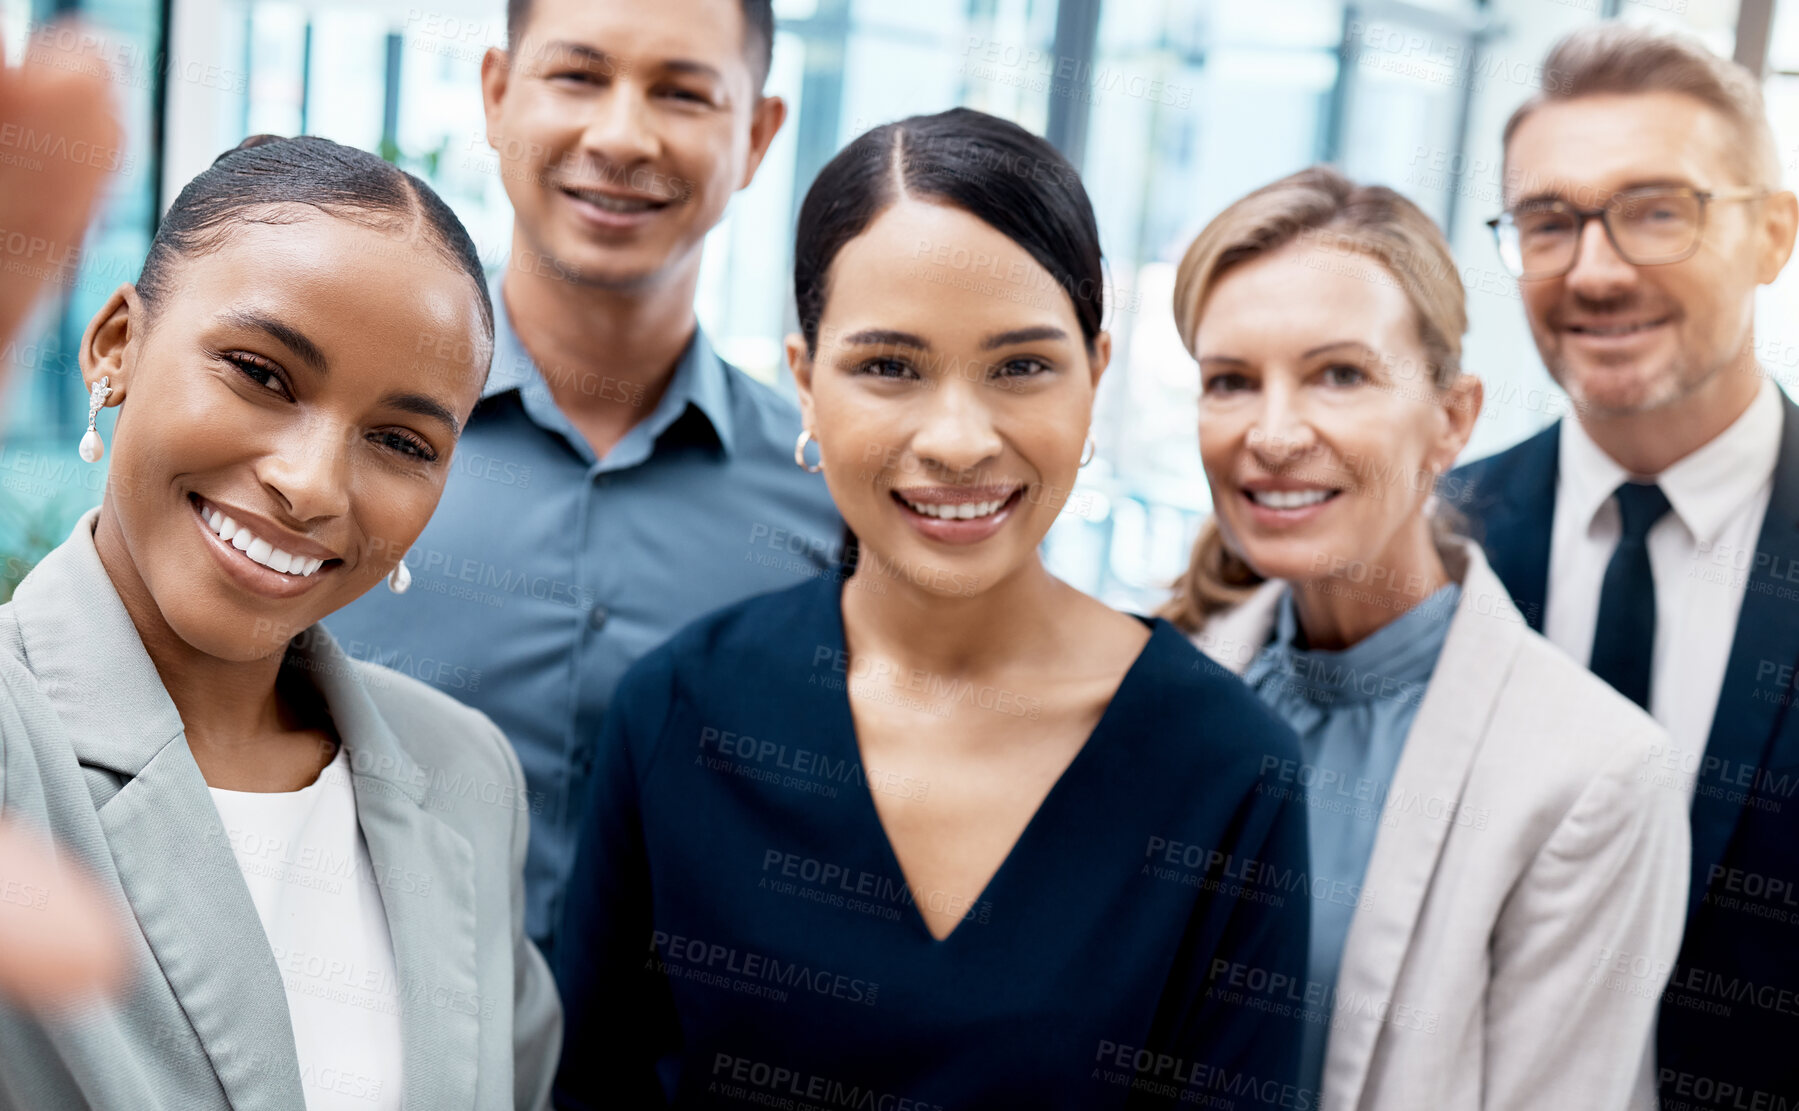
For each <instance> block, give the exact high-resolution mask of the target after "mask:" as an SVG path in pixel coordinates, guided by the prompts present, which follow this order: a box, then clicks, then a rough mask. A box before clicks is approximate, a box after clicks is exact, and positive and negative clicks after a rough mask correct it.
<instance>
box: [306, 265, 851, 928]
mask: <svg viewBox="0 0 1799 1111" xmlns="http://www.w3.org/2000/svg"><path fill="white" fill-rule="evenodd" d="M493 300H494V315H495V322H494V323H495V328H494V332H495V335H494V361H493V369H492V371H491V373H490V374H489V377H488V381H487V386H486V388H485V389H484V390H483V391H482V394H481V400H480V402H479V403H478V404H477V405H476V407H475V411H474V414H473V416H471V417H470V418H469V422H468V427H467V428H466V429H465V430H464V431H463V434H462V439H461V442H460V443H459V444H458V445H457V447H456V452H455V456H454V457H453V460H452V464H451V470H452V473H451V475H450V478H449V481H448V483H447V484H446V485H445V488H444V495H443V500H442V502H440V503H439V505H438V507H437V512H436V513H435V514H434V515H433V516H432V518H431V521H430V524H428V525H427V526H426V528H425V531H424V533H423V534H421V535H420V536H419V539H418V542H417V543H416V544H414V545H413V547H412V549H411V550H410V551H409V552H407V554H406V565H407V567H408V568H410V569H411V571H412V588H411V590H409V591H408V592H407V593H406V594H404V595H396V594H393V593H391V592H390V591H388V589H387V588H386V587H385V586H378V587H376V588H375V589H374V590H372V591H370V592H369V593H368V594H367V595H365V596H363V597H362V598H361V599H359V600H358V601H356V602H355V603H353V604H351V605H350V606H348V607H347V608H345V609H343V610H341V611H339V612H338V613H336V614H334V615H333V616H332V617H331V618H329V619H328V620H327V621H326V626H327V627H328V628H329V629H330V630H331V632H332V634H333V635H335V636H336V637H337V638H338V639H339V641H340V642H341V643H342V645H343V648H344V650H345V651H347V652H348V653H350V654H351V655H352V656H355V657H357V658H360V659H367V660H373V661H375V662H377V663H381V664H385V665H387V666H388V667H392V668H394V669H396V670H398V671H401V672H404V673H406V674H408V675H412V676H415V677H417V678H419V679H423V680H424V681H426V682H428V683H431V684H433V685H434V686H437V687H438V688H440V689H442V690H444V691H447V692H448V693H449V694H451V695H453V696H455V697H456V698H459V699H461V700H462V701H463V702H465V703H467V704H468V705H470V706H473V707H475V708H476V709H478V710H481V711H483V712H485V713H486V714H487V715H488V716H489V717H491V718H492V719H493V720H494V721H495V722H496V723H497V724H498V725H499V726H500V728H501V729H503V730H504V731H505V732H506V735H507V736H508V737H509V738H511V740H512V744H513V747H514V748H515V749H516V750H517V751H518V756H519V762H520V764H521V765H523V768H524V772H525V780H526V784H527V787H528V792H529V796H528V797H527V798H523V799H504V798H497V797H496V798H495V799H494V800H493V801H494V802H495V803H496V804H497V805H516V806H521V807H527V808H528V809H529V810H530V812H531V843H530V847H529V849H528V852H527V854H526V860H525V887H526V915H525V928H526V930H527V932H528V933H529V934H530V936H531V937H532V939H533V940H535V941H537V943H538V944H539V945H540V946H542V947H543V948H544V950H545V953H546V955H547V954H548V953H549V951H550V949H551V941H552V938H551V936H550V935H551V933H552V932H553V930H554V928H555V923H556V921H557V920H558V918H559V917H560V915H561V909H562V891H563V886H564V884H565V883H566V881H567V878H568V870H569V867H570V865H571V863H572V859H573V853H574V846H575V835H576V833H577V831H578V828H579V825H580V821H581V818H582V814H581V813H580V808H581V800H582V799H584V798H585V797H586V791H585V790H584V784H585V780H586V773H587V770H588V769H589V768H590V767H591V766H592V746H593V743H594V741H595V740H596V739H597V738H598V736H599V732H600V723H601V721H602V720H603V719H604V717H605V714H606V708H607V704H608V703H609V702H610V701H611V699H612V691H613V688H614V686H616V685H617V683H618V680H619V678H620V677H621V676H622V675H623V674H624V672H625V669H626V668H628V667H629V666H630V665H631V664H632V663H633V662H635V661H636V660H637V658H638V657H639V656H642V655H643V654H644V653H646V652H648V651H649V650H650V649H651V648H654V647H655V646H656V645H658V644H660V643H661V642H662V641H664V640H666V639H668V637H670V636H671V635H673V634H674V633H675V632H676V631H677V630H678V629H680V628H681V626H683V625H685V624H687V623H688V622H689V621H692V620H694V619H695V618H697V617H700V616H701V615H703V614H705V613H708V612H710V611H711V610H714V609H717V608H719V607H720V606H725V605H729V604H731V603H733V602H736V601H739V600H741V599H743V598H746V597H748V596H750V595H752V594H760V593H763V592H765V591H770V590H777V589H782V588H785V587H789V586H792V585H794V584H795V583H797V582H800V581H802V580H804V579H805V578H807V577H810V576H815V575H820V574H825V573H828V570H829V568H830V567H831V565H832V564H833V563H834V562H835V561H836V560H838V559H840V558H841V556H842V554H843V553H842V551H841V540H842V532H843V525H842V521H841V520H840V519H839V517H838V515H837V511H836V509H835V507H834V506H833V505H832V503H831V498H830V495H829V493H828V492H827V491H826V489H825V484H824V480H823V478H822V476H820V475H816V474H808V473H806V472H805V471H803V470H801V469H800V468H799V467H797V466H795V465H794V462H793V444H794V440H795V438H797V437H798V435H799V431H800V415H799V410H798V408H797V407H796V406H795V405H794V404H793V403H792V402H790V401H788V400H787V399H786V398H783V397H782V396H781V395H780V394H778V393H776V392H775V391H774V390H772V389H770V388H768V387H767V386H765V385H763V384H762V383H760V382H757V381H756V380H754V379H752V378H750V377H749V376H748V375H746V374H744V373H743V372H742V371H739V370H737V369H735V368H733V367H730V366H727V365H726V364H725V363H724V362H723V361H721V360H720V359H719V358H718V356H717V355H715V354H714V353H713V351H712V347H711V345H710V344H708V343H707V342H706V337H705V336H704V335H703V334H701V333H700V332H699V331H698V330H697V329H696V330H695V332H694V337H693V339H692V341H691V342H690V343H689V344H688V345H687V348H686V350H685V351H684V352H683V353H682V355H681V359H680V362H679V364H678V365H677V367H676V369H675V374H674V378H673V380H672V381H671V382H670V383H669V387H668V390H667V391H666V392H665V393H664V394H663V396H662V399H661V400H660V401H659V402H658V403H657V405H656V408H655V409H654V410H653V411H652V412H651V413H650V414H649V415H648V416H647V417H645V418H644V419H643V420H641V421H639V422H638V423H637V425H636V426H635V427H633V428H632V429H631V430H630V432H628V433H627V434H626V435H625V436H624V438H623V439H621V440H620V441H619V442H618V443H617V444H616V445H615V446H614V447H613V448H612V450H611V451H609V452H607V453H606V456H605V458H603V459H601V458H597V457H596V456H595V455H594V452H593V449H592V448H591V447H589V446H588V443H587V441H586V439H585V437H583V436H582V435H581V433H580V432H579V431H577V430H576V429H575V427H574V425H573V424H572V423H570V421H569V419H568V418H567V417H566V416H565V415H564V414H563V412H562V411H561V410H560V409H558V408H557V406H556V403H555V401H554V400H553V399H552V398H551V396H550V392H549V387H548V386H547V385H546V384H545V382H544V379H543V375H542V374H541V373H540V371H539V370H538V368H537V366H536V365H535V364H534V363H533V362H532V361H531V358H530V356H529V355H527V354H526V353H525V349H524V347H523V346H522V345H521V344H520V343H519V341H518V337H517V336H516V335H514V334H513V331H512V327H511V323H510V321H509V320H508V319H507V316H506V311H505V302H504V299H503V298H502V297H501V296H500V291H499V287H498V285H497V284H496V286H495V287H494V291H493ZM581 387H582V388H583V389H587V388H590V387H589V384H587V383H582V384H581ZM591 388H592V389H594V390H613V391H617V392H618V396H619V397H620V398H622V399H628V397H629V394H628V393H626V392H625V391H628V390H630V389H633V388H635V387H632V386H630V385H629V384H626V383H621V382H616V381H612V380H604V381H600V380H596V381H595V382H594V383H592V384H591ZM427 771H428V772H429V769H428V770H427ZM430 774H435V773H434V772H430ZM433 787H434V789H435V790H439V791H449V792H452V793H456V792H468V791H477V792H494V791H499V790H500V789H501V785H496V784H479V783H470V784H456V783H446V784H434V785H433Z"/></svg>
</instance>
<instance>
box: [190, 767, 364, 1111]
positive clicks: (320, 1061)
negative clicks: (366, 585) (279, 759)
mask: <svg viewBox="0 0 1799 1111" xmlns="http://www.w3.org/2000/svg"><path fill="white" fill-rule="evenodd" d="M210 790H211V792H212V801H213V804H214V805H215V806H217V807H218V810H219V817H220V818H222V819H223V820H224V823H225V833H226V835H227V836H228V837H229V838H230V839H231V849H232V851H233V852H234V853H235V854H236V856H237V865H238V868H239V869H240V870H241V871H242V872H243V874H244V882H245V883H246V884H248V885H249V888H250V900H251V902H253V903H255V904H256V916H257V917H258V918H260V919H262V928H263V931H264V932H265V933H267V934H268V939H269V947H270V948H271V949H273V950H274V954H275V965H276V967H278V968H279V969H280V970H281V980H282V983H283V985H284V986H285V987H286V988H287V1012H288V1017H289V1018H290V1019H292V1021H293V1028H294V1049H295V1051H296V1053H297V1055H298V1057H299V1061H300V1090H301V1092H302V1093H303V1094H304V1096H305V1100H306V1111H399V1107H400V992H399V978H398V976H397V974H396V972H395V970H394V946H393V938H392V937H391V936H390V935H389V933H388V929H387V915H386V912H385V911H384V910H383V908H382V903H381V892H380V891H379V890H377V887H376V882H375V872H374V868H373V866H372V864H371V862H370V860H369V849H368V843H367V842H366V841H364V840H363V836H362V827H361V826H359V825H358V824H357V822H356V794H355V791H354V790H353V789H352V787H351V785H350V765H349V762H348V760H346V759H345V757H344V750H343V746H342V745H339V746H338V749H337V756H336V757H335V758H334V759H333V760H332V761H331V763H330V764H328V765H326V767H325V770H324V771H322V772H320V773H319V777H318V778H317V779H316V780H314V781H313V782H312V783H311V784H309V785H308V786H306V787H302V788H301V789H300V790H298V791H283V792H278V793H267V794H263V793H256V792H247V791H226V790H222V789H220V788H218V787H213V788H210Z"/></svg>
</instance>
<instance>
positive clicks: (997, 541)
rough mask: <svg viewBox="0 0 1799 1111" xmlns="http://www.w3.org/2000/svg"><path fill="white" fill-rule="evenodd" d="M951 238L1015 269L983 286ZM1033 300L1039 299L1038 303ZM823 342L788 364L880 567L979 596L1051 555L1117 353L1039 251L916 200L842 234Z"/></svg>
mask: <svg viewBox="0 0 1799 1111" xmlns="http://www.w3.org/2000/svg"><path fill="white" fill-rule="evenodd" d="M938 244H943V245H948V246H953V247H954V248H956V249H957V252H958V253H957V257H958V258H960V257H961V252H966V254H967V255H968V256H971V257H977V258H982V259H988V260H991V263H990V269H991V272H992V273H994V274H1005V275H1016V276H1017V277H1016V279H1015V280H1011V281H1008V282H1004V283H1000V284H1001V285H1003V286H1004V288H1002V289H1000V290H998V292H987V293H983V292H978V291H970V290H968V289H967V288H965V287H966V286H967V285H968V284H969V275H968V274H967V272H966V270H967V264H966V263H962V264H961V265H960V266H958V265H957V264H955V263H951V262H944V261H942V260H941V259H940V258H939V257H937V256H936V255H935V254H934V253H933V250H932V248H934V247H935V245H938ZM1022 294H1028V295H1022ZM818 333H819V340H818V350H817V352H816V354H815V355H813V356H808V355H807V354H806V352H805V346H804V343H803V340H802V339H801V338H800V337H799V336H794V337H791V338H790V339H789V340H788V357H789V359H790V361H791V362H792V365H793V367H794V371H795V377H796V379H797V381H798V384H799V391H800V403H801V408H802V410H803V413H804V419H805V423H806V427H807V428H810V429H812V430H813V434H814V436H816V438H817V440H818V446H819V453H820V456H819V458H820V460H821V462H822V463H823V465H824V477H825V480H826V482H827V483H828V484H829V486H830V489H831V497H832V498H833V499H834V500H835V501H836V503H837V509H838V511H839V512H840V513H842V515H843V519H844V521H845V522H846V523H847V524H848V525H849V527H850V529H851V530H852V531H853V532H854V533H855V534H856V536H857V537H858V538H859V540H860V542H861V547H862V553H863V557H864V559H865V561H866V562H867V563H868V564H869V565H870V566H871V568H874V567H885V568H889V569H891V570H894V571H897V572H899V573H901V574H903V575H905V577H907V578H909V579H911V580H912V581H913V582H915V583H917V584H918V585H921V586H924V587H925V588H926V589H928V590H931V591H933V592H936V593H950V594H962V595H968V594H973V593H976V592H978V591H979V590H982V589H985V588H986V587H988V586H991V585H992V584H993V583H996V582H998V581H1000V580H1001V579H1004V578H1005V577H1007V576H1008V575H1010V574H1012V573H1013V572H1014V571H1016V570H1018V569H1019V568H1020V567H1023V566H1025V565H1026V564H1027V563H1028V562H1029V561H1030V560H1032V559H1035V558H1036V551H1037V545H1038V543H1039V542H1040V541H1042V539H1043V536H1044V534H1045V533H1047V532H1048V531H1049V527H1050V525H1051V523H1052V522H1054V520H1055V518H1056V515H1057V514H1058V513H1060V512H1061V510H1062V507H1063V505H1064V503H1065V502H1066V501H1067V499H1068V496H1069V493H1070V492H1071V490H1072V489H1073V486H1074V482H1075V477H1076V473H1077V471H1078V469H1079V467H1080V459H1081V453H1082V448H1083V446H1084V444H1085V442H1086V438H1087V430H1088V425H1089V423H1090V421H1091V418H1092V412H1093V396H1094V389H1095V387H1096V386H1097V385H1098V383H1099V377H1100V375H1101V373H1102V372H1103V371H1104V369H1105V365H1106V360H1107V358H1108V357H1109V355H1110V351H1111V341H1110V338H1109V337H1108V336H1106V334H1105V333H1103V332H1102V333H1100V334H1099V335H1098V336H1097V337H1096V338H1095V342H1094V350H1093V351H1092V352H1089V351H1088V350H1087V347H1086V345H1085V342H1084V340H1083V337H1082V333H1081V326H1080V321H1079V319H1078V318H1077V316H1076V314H1075V308H1074V302H1073V301H1072V300H1071V299H1070V297H1069V296H1068V295H1067V294H1066V293H1065V292H1063V290H1062V288H1061V287H1060V285H1059V284H1058V283H1057V282H1056V279H1055V278H1054V276H1053V275H1051V274H1050V273H1049V271H1048V270H1046V269H1044V268H1043V266H1042V265H1041V264H1040V263H1039V262H1037V260H1036V259H1035V258H1033V257H1032V256H1031V254H1030V252H1028V251H1027V250H1025V249H1024V248H1023V247H1022V246H1020V245H1019V244H1017V243H1015V242H1013V241H1012V240H1011V239H1009V238H1007V237H1006V236H1005V235H1004V234H1002V233H1001V232H999V231H998V230H996V229H994V228H993V227H991V226H989V225H987V224H985V223H983V222H982V221H981V220H980V219H978V218H977V217H975V216H973V215H970V214H969V213H968V212H965V211H963V210H962V209H960V208H955V207H952V206H949V205H945V204H936V203H930V202H927V201H923V200H913V199H906V200H901V201H899V202H898V203H896V204H894V205H892V206H891V207H890V208H888V209H887V210H886V211H885V212H883V213H881V214H880V215H879V216H877V217H876V218H875V219H874V221H873V222H872V223H871V224H869V226H868V228H867V229H866V230H865V231H863V232H862V234H860V235H858V236H856V237H855V238H854V239H852V240H850V241H849V242H848V243H846V244H844V246H843V248H842V250H841V251H840V252H839V253H838V255H837V257H836V259H835V260H834V261H833V262H832V263H831V269H830V297H829V299H828V302H827V304H826V305H825V311H824V313H823V315H822V317H821V319H820V321H819V327H818Z"/></svg>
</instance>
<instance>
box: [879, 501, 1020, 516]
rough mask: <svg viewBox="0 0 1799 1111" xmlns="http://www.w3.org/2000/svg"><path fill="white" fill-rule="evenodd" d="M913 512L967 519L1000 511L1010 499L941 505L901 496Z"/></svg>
mask: <svg viewBox="0 0 1799 1111" xmlns="http://www.w3.org/2000/svg"><path fill="white" fill-rule="evenodd" d="M900 500H901V501H904V502H905V503H906V505H907V506H909V507H910V508H911V509H912V511H913V512H915V513H922V514H924V515H925V516H926V517H938V518H941V519H943V520H945V521H969V520H973V519H974V518H976V517H991V516H992V515H993V514H995V513H998V512H999V511H1000V507H1001V506H1003V505H1005V504H1006V503H1007V502H1008V501H1011V500H1012V499H1011V498H1010V497H1009V496H1008V497H1004V498H1000V499H999V500H998V501H965V502H956V503H950V504H943V505H930V504H923V503H920V502H915V501H911V500H910V499H907V498H905V497H903V496H902V497H901V499H900Z"/></svg>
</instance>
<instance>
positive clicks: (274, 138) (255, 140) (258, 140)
mask: <svg viewBox="0 0 1799 1111" xmlns="http://www.w3.org/2000/svg"><path fill="white" fill-rule="evenodd" d="M285 138H286V137H285V136H282V135H270V134H268V133H267V132H264V133H262V134H260V135H251V136H250V137H249V138H247V139H245V140H244V141H243V142H241V143H239V144H238V145H237V146H235V147H232V148H231V149H230V150H228V151H226V152H225V153H224V154H221V155H219V156H218V157H217V158H215V159H213V160H212V164H213V165H215V166H217V165H218V164H219V163H220V162H222V161H224V160H225V159H227V158H229V157H231V156H232V155H234V154H236V153H237V152H238V151H240V150H249V149H250V148H251V147H260V146H262V145H263V144H264V143H279V142H282V141H284V140H285Z"/></svg>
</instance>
